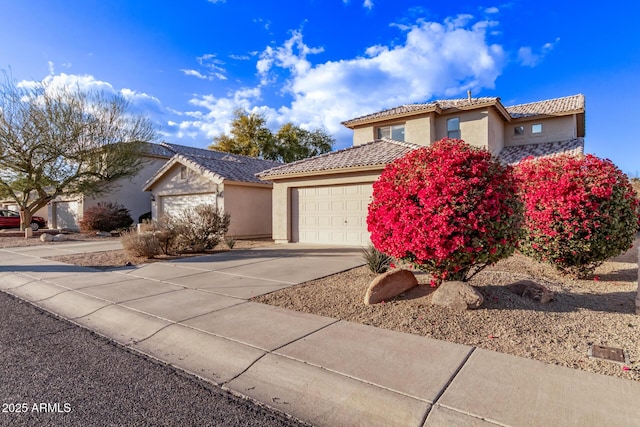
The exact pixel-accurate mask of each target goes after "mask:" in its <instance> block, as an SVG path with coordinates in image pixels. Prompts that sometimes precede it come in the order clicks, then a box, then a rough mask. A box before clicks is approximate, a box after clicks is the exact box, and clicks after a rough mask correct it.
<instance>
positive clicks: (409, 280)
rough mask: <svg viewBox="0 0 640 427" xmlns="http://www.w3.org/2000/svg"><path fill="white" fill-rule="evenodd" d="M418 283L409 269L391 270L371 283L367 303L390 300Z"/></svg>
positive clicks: (365, 299) (366, 298) (366, 297)
mask: <svg viewBox="0 0 640 427" xmlns="http://www.w3.org/2000/svg"><path fill="white" fill-rule="evenodd" d="M417 285H418V280H417V279H416V276H414V275H413V273H412V272H410V271H408V270H401V269H396V270H390V271H387V272H386V273H384V274H381V275H379V276H378V277H376V278H375V279H373V281H372V282H371V284H370V285H369V288H368V289H367V293H366V294H365V296H364V303H365V304H366V305H370V304H377V303H379V302H381V301H385V300H388V299H389V298H393V297H395V296H398V295H400V294H401V293H403V292H406V291H408V290H409V289H411V288H413V287H415V286H417Z"/></svg>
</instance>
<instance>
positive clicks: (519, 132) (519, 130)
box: [513, 126, 524, 136]
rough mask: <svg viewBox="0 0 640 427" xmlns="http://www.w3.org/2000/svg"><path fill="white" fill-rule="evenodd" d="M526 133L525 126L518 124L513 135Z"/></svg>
mask: <svg viewBox="0 0 640 427" xmlns="http://www.w3.org/2000/svg"><path fill="white" fill-rule="evenodd" d="M522 135H524V126H516V127H514V128H513V136H522Z"/></svg>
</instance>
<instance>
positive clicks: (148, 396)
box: [0, 292, 302, 427]
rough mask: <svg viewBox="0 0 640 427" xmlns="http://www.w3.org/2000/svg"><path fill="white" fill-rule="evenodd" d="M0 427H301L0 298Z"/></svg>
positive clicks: (8, 298) (3, 296) (2, 295)
mask: <svg viewBox="0 0 640 427" xmlns="http://www.w3.org/2000/svg"><path fill="white" fill-rule="evenodd" d="M0 369H1V375H0V405H2V406H1V407H0V425H1V426H92V425H100V426H134V425H135V426H144V425H150V426H290V427H293V426H301V425H302V424H299V423H297V422H296V421H294V420H292V419H288V418H287V417H286V416H285V415H282V414H280V413H276V412H274V411H271V410H270V409H268V408H264V407H261V406H259V405H256V404H255V403H253V402H251V401H248V400H245V399H242V398H239V397H236V396H234V395H232V394H230V393H228V392H226V391H225V390H222V389H220V388H219V387H217V386H215V385H213V384H210V383H208V382H205V381H202V380H200V379H198V378H196V377H194V376H192V375H188V374H186V373H184V372H181V371H178V370H176V369H174V368H172V367H171V366H169V365H165V364H162V363H160V362H157V361H155V360H152V359H150V358H147V357H145V356H144V355H140V354H138V353H134V352H132V351H130V350H128V349H125V348H124V347H122V346H120V345H118V344H116V343H114V342H112V341H110V340H108V339H105V338H103V337H101V336H99V335H96V334H94V333H92V332H91V331H88V330H86V329H83V328H80V327H78V326H76V325H74V324H72V323H70V322H67V321H65V320H62V319H59V318H57V317H55V316H53V315H51V314H49V313H47V312H45V311H42V310H40V309H38V308H36V307H34V306H32V305H30V304H28V303H25V302H22V301H21V300H19V299H16V298H14V297H12V296H10V295H7V294H5V293H3V292H0Z"/></svg>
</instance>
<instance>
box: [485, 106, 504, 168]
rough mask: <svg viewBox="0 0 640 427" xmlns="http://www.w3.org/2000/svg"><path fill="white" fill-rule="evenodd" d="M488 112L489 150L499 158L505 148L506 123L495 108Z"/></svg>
mask: <svg viewBox="0 0 640 427" xmlns="http://www.w3.org/2000/svg"><path fill="white" fill-rule="evenodd" d="M488 112H489V116H488V121H489V122H488V128H489V129H488V132H489V140H488V144H489V145H488V150H489V152H490V153H491V154H493V155H494V156H497V155H498V154H499V153H500V150H502V149H503V148H504V127H505V124H506V121H505V120H504V119H503V116H502V115H501V114H499V113H498V112H497V111H496V110H494V109H493V108H490V109H489V110H488Z"/></svg>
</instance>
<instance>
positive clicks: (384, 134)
mask: <svg viewBox="0 0 640 427" xmlns="http://www.w3.org/2000/svg"><path fill="white" fill-rule="evenodd" d="M376 136H377V138H378V139H380V138H389V139H393V140H395V141H404V125H394V126H384V127H380V128H378V131H377V135H376Z"/></svg>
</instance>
